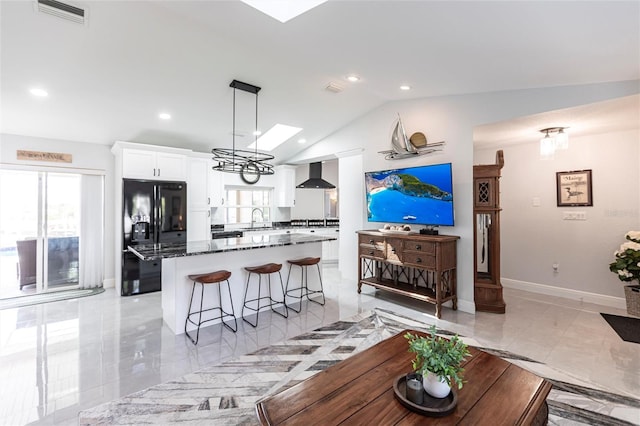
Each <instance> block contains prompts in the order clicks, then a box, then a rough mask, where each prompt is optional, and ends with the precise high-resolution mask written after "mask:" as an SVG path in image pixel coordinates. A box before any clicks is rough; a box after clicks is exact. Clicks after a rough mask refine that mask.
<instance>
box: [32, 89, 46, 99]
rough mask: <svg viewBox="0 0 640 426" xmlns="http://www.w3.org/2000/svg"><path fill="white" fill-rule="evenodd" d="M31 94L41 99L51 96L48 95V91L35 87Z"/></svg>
mask: <svg viewBox="0 0 640 426" xmlns="http://www.w3.org/2000/svg"><path fill="white" fill-rule="evenodd" d="M29 92H30V93H31V94H32V95H33V96H38V97H39V98H46V97H47V96H49V93H47V91H46V90H44V89H41V88H39V87H34V88H33V89H30V90H29Z"/></svg>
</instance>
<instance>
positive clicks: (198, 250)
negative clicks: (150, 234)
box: [128, 234, 337, 260]
mask: <svg viewBox="0 0 640 426" xmlns="http://www.w3.org/2000/svg"><path fill="white" fill-rule="evenodd" d="M335 239H337V238H336V237H329V236H322V235H309V234H272V235H266V234H265V235H247V236H244V237H240V238H222V239H218V240H207V241H193V242H190V243H179V244H178V243H160V244H146V245H140V246H133V247H131V246H129V247H128V249H129V251H130V252H131V253H133V254H135V255H136V256H138V257H139V258H140V259H142V260H158V259H165V258H170V257H183V256H197V255H200V254H210V253H222V252H228V251H237V250H253V249H259V248H265V247H280V246H290V245H293V244H308V243H318V242H322V241H331V240H335Z"/></svg>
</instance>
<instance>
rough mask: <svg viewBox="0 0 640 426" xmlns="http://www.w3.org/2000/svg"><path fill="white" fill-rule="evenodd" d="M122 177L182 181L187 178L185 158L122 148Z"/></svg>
mask: <svg viewBox="0 0 640 426" xmlns="http://www.w3.org/2000/svg"><path fill="white" fill-rule="evenodd" d="M122 177H124V178H128V179H150V180H170V181H184V180H186V178H187V157H186V156H185V155H183V154H175V153H171V152H162V151H154V150H146V149H144V150H142V149H130V148H124V149H123V150H122Z"/></svg>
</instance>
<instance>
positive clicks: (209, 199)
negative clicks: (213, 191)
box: [207, 197, 211, 206]
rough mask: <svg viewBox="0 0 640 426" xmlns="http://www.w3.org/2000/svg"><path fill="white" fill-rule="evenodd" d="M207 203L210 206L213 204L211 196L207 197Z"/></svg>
mask: <svg viewBox="0 0 640 426" xmlns="http://www.w3.org/2000/svg"><path fill="white" fill-rule="evenodd" d="M207 205H208V206H210V205H211V197H207Z"/></svg>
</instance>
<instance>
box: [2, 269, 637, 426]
mask: <svg viewBox="0 0 640 426" xmlns="http://www.w3.org/2000/svg"><path fill="white" fill-rule="evenodd" d="M323 273H324V274H325V277H326V278H325V279H324V283H325V293H326V295H327V304H326V305H325V306H324V307H322V306H319V305H316V304H312V303H309V304H305V305H304V309H303V311H302V313H301V314H295V313H293V314H292V315H290V316H289V318H288V319H284V318H282V317H280V316H278V315H271V314H270V313H265V314H264V315H263V314H262V313H261V314H260V324H259V326H258V328H256V329H254V328H252V327H251V326H249V325H248V324H246V323H244V322H242V321H241V322H239V327H240V328H239V331H238V333H236V334H234V333H231V332H230V331H228V330H227V329H224V328H223V327H221V326H211V327H207V328H205V329H203V330H202V331H201V335H200V342H199V344H198V345H197V346H193V345H192V344H191V342H189V340H188V339H187V338H186V337H185V336H184V335H178V336H175V335H173V334H172V333H171V332H170V331H169V330H168V329H167V327H166V326H163V324H162V315H161V308H160V294H159V293H152V294H146V295H140V296H135V297H126V298H122V297H119V296H117V295H116V294H115V292H114V291H113V290H107V291H106V292H105V293H102V294H100V295H97V296H91V297H86V298H81V299H77V300H69V301H62V302H55V303H48V304H44V305H36V306H30V307H25V308H19V309H10V310H3V311H0V383H2V386H0V424H1V425H23V424H77V422H78V413H79V412H80V411H81V410H85V409H88V408H91V407H94V406H97V405H99V404H102V403H105V402H108V401H112V400H116V399H118V398H121V397H123V396H126V395H129V394H131V393H133V392H137V391H140V390H143V389H146V388H148V387H150V386H153V385H158V384H161V383H166V382H169V381H171V380H175V379H177V378H180V377H182V376H184V375H187V374H189V373H193V372H196V371H199V370H202V369H204V368H207V367H211V366H213V365H217V364H220V363H224V362H225V361H230V360H232V359H234V358H237V357H239V356H241V355H243V354H247V353H251V352H254V351H256V350H258V349H260V348H265V347H267V346H270V345H273V344H274V343H277V342H282V341H284V340H287V339H290V338H291V337H294V336H297V335H300V334H302V333H304V332H307V331H310V330H314V329H316V328H318V327H320V326H323V325H328V324H331V323H334V322H336V321H338V320H341V319H348V318H351V317H353V316H354V315H357V314H362V313H363V312H367V311H370V310H373V309H375V308H382V309H386V310H388V311H392V312H397V313H399V314H401V315H403V316H405V317H408V318H412V319H415V320H416V321H419V322H423V323H429V324H430V323H435V324H437V325H438V327H441V328H443V329H447V330H450V331H452V332H455V333H459V334H461V335H463V336H467V337H469V338H472V339H474V341H476V342H477V344H478V345H479V346H483V347H490V348H495V349H497V350H504V351H509V352H513V353H516V354H521V355H525V356H527V357H529V358H531V359H532V360H535V361H539V362H541V363H545V365H546V366H548V367H549V368H552V369H553V371H562V372H563V373H564V374H565V375H569V376H572V377H575V378H576V380H579V381H580V382H581V383H587V384H588V387H589V388H597V389H602V390H607V391H609V392H613V393H615V394H617V395H623V396H628V397H630V398H636V399H638V398H639V394H640V346H638V345H637V344H633V343H629V342H623V341H622V340H621V339H620V338H619V337H618V336H617V335H616V334H615V332H614V331H613V330H612V329H610V328H609V326H608V325H607V324H606V322H605V321H604V320H603V319H602V318H601V316H600V315H599V312H607V313H611V314H616V315H624V314H625V313H624V312H623V311H619V310H616V309H612V308H606V307H600V306H597V305H589V304H586V303H579V302H575V301H571V300H566V299H557V298H553V297H550V296H544V295H537V294H532V293H527V292H524V291H518V290H510V289H505V300H506V302H507V313H506V314H505V315H494V314H485V313H478V314H477V315H475V316H474V315H470V314H467V313H464V312H461V311H452V310H450V309H446V308H445V309H444V310H443V317H442V319H441V320H436V319H435V317H434V315H433V314H434V307H433V306H431V305H429V304H424V303H422V302H418V301H413V300H410V299H407V298H403V297H400V296H395V295H391V294H389V293H384V292H377V291H375V290H374V289H373V288H370V287H366V286H365V287H363V293H362V294H360V295H358V294H357V293H356V291H355V281H350V280H343V279H341V278H340V274H339V272H338V270H337V268H336V267H335V266H325V267H324V270H323ZM636 423H637V424H640V419H638V422H636ZM631 424H633V422H632V423H631Z"/></svg>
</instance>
